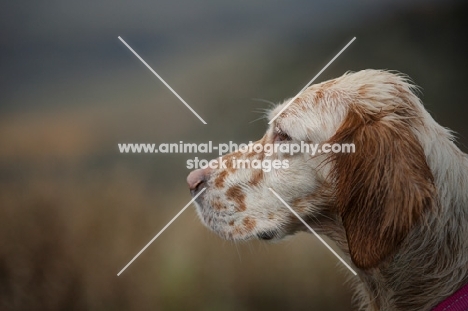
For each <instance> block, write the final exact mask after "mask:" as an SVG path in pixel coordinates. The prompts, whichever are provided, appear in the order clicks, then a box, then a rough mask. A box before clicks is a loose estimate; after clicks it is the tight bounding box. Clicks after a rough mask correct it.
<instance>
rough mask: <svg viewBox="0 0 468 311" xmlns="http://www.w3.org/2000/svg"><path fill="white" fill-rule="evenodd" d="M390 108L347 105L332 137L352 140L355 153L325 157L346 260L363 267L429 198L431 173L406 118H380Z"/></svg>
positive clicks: (386, 250)
mask: <svg viewBox="0 0 468 311" xmlns="http://www.w3.org/2000/svg"><path fill="white" fill-rule="evenodd" d="M392 112H394V111H392ZM392 112H386V113H385V112H379V113H375V112H374V113H367V114H366V112H365V111H364V109H363V108H361V109H358V107H357V106H351V107H350V110H349V112H348V115H347V117H346V118H345V120H344V122H343V123H342V124H341V126H340V128H339V129H338V131H337V132H336V134H335V135H334V137H333V138H332V139H331V143H340V144H342V143H354V144H355V153H349V154H345V153H335V154H332V155H331V158H330V160H331V163H332V170H331V177H332V178H333V180H334V182H335V189H334V191H335V193H334V197H335V198H336V206H337V209H338V213H339V215H340V216H341V219H342V222H343V226H344V228H345V231H346V236H347V240H348V246H349V252H350V255H351V259H352V261H353V262H354V264H355V265H356V266H357V267H359V268H362V269H369V268H372V267H376V266H377V265H378V264H379V262H381V261H382V260H384V259H385V258H386V257H387V256H389V255H391V254H392V253H393V251H394V250H395V249H396V248H397V247H398V246H399V244H400V243H401V242H402V241H403V239H404V238H405V237H406V236H407V235H408V233H409V231H410V229H411V228H412V226H413V225H414V224H415V223H416V222H417V221H418V220H419V219H420V217H421V215H422V214H423V212H424V211H425V210H426V209H428V208H430V207H431V206H432V205H433V200H434V199H433V198H434V193H435V187H434V182H433V176H432V173H431V171H430V168H429V166H428V164H427V162H426V157H425V155H424V150H423V148H422V146H421V145H420V143H419V142H418V140H417V138H416V137H415V135H414V134H413V133H412V131H411V130H410V127H409V123H408V122H411V119H408V118H406V119H405V118H400V119H398V118H397V117H395V118H392V117H389V118H384V117H385V115H388V114H389V113H392ZM412 120H413V121H414V119H412Z"/></svg>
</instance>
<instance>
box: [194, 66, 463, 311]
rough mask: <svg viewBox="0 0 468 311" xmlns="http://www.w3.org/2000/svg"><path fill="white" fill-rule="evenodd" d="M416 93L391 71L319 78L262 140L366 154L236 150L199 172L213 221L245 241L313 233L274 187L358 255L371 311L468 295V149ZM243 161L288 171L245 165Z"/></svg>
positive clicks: (363, 303) (360, 290)
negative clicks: (274, 163) (346, 147)
mask: <svg viewBox="0 0 468 311" xmlns="http://www.w3.org/2000/svg"><path fill="white" fill-rule="evenodd" d="M416 94H417V88H416V87H415V86H414V85H413V84H412V83H411V82H410V80H409V78H407V77H406V76H404V75H403V74H400V73H395V72H390V71H385V70H363V71H359V72H355V73H346V74H344V75H343V76H341V77H339V78H336V79H333V80H330V81H326V82H323V83H320V84H316V85H312V86H311V87H309V88H307V89H306V90H305V91H304V92H303V93H301V94H300V96H298V97H297V98H296V99H295V100H294V101H293V102H292V103H291V104H290V105H289V106H288V107H287V108H286V109H284V111H282V110H283V108H284V107H285V106H286V105H287V104H288V101H285V102H284V103H283V104H280V105H279V106H277V107H276V108H274V109H273V110H272V111H271V112H270V113H269V119H270V120H273V119H274V121H273V122H271V125H270V126H269V128H268V130H267V131H266V134H265V135H264V136H263V138H261V139H260V140H259V141H257V142H256V143H255V144H258V145H260V146H265V145H266V144H274V145H284V144H286V145H288V144H292V143H299V142H307V143H316V144H319V145H320V146H324V144H351V143H352V144H354V146H355V151H354V152H353V153H316V154H315V155H311V154H310V153H299V154H293V155H291V154H283V153H279V152H278V153H275V154H273V155H266V154H265V153H264V152H263V153H261V152H260V153H258V152H253V151H250V152H247V151H235V152H232V153H230V154H227V155H224V156H223V157H222V158H219V159H217V160H215V162H213V163H215V164H216V163H219V164H221V162H225V163H224V166H223V167H221V166H219V168H212V167H207V168H204V169H198V170H195V171H192V172H191V173H190V174H189V176H188V178H187V182H188V184H189V187H190V190H191V193H192V195H193V196H195V195H199V196H198V197H197V199H196V208H197V213H198V215H199V216H200V219H201V221H202V222H203V223H204V224H205V225H206V226H207V227H208V228H210V229H211V230H213V231H214V232H215V233H217V234H218V235H220V236H221V237H223V238H225V239H229V240H234V241H239V240H248V239H252V238H259V239H263V240H279V239H282V238H283V237H285V236H287V235H292V234H294V233H296V232H298V231H304V230H306V227H305V226H304V225H303V223H302V222H300V221H299V219H298V218H297V217H296V216H295V215H293V214H292V213H291V211H290V210H289V209H288V208H286V207H285V206H284V204H283V203H282V202H281V201H280V200H278V198H277V197H275V196H274V195H273V194H272V192H271V191H270V190H269V188H271V189H273V190H274V191H275V192H276V193H277V194H278V195H279V196H280V197H281V198H282V199H283V200H284V201H285V202H286V203H287V204H288V205H289V206H290V207H291V208H292V209H293V210H294V211H295V212H296V213H297V214H298V215H299V216H300V217H301V218H302V219H303V220H304V221H306V222H307V224H308V225H310V226H311V227H312V228H313V229H314V230H316V231H317V232H318V233H319V234H323V235H326V236H328V237H330V238H331V239H332V240H333V241H334V242H336V244H337V245H338V246H339V248H340V249H341V250H342V252H343V254H344V257H345V258H347V259H348V262H351V263H352V265H353V267H354V268H355V269H356V272H357V277H356V278H355V279H356V280H357V282H356V284H355V291H356V299H357V300H358V302H357V303H358V306H359V307H360V310H405V311H406V310H431V309H432V308H434V307H436V306H437V305H438V304H440V303H441V302H442V301H444V300H445V299H447V298H448V297H450V296H451V295H454V294H456V293H457V291H460V289H462V290H463V288H464V289H465V292H463V293H465V294H464V295H460V297H459V298H460V299H456V300H457V301H460V300H463V299H462V298H465V299H466V298H468V294H466V293H468V286H467V285H466V284H467V283H468V156H467V155H466V154H464V153H463V152H462V151H460V149H459V148H457V146H456V145H455V144H454V142H453V141H454V138H453V135H452V133H451V132H450V131H449V130H448V129H446V128H444V127H442V126H440V125H439V124H438V123H437V122H436V121H434V119H433V118H432V117H431V116H430V114H429V113H428V112H427V111H426V110H425V108H424V107H423V105H422V103H421V101H420V100H419V98H418V97H417V95H416ZM278 113H280V114H279V116H278V117H277V118H275V116H276V115H277V114H278ZM236 159H241V160H246V159H248V160H253V159H257V160H261V161H264V160H276V159H279V160H281V161H284V160H287V163H288V167H287V168H280V169H272V170H271V171H270V172H265V170H262V169H258V168H257V169H254V168H248V169H242V168H239V167H236V166H235V160H236ZM202 191H203V193H200V192H202ZM455 298H457V297H455ZM454 300H455V299H454ZM467 303H468V302H467ZM441 310H442V309H441ZM444 310H446V309H444ZM451 310H468V307H467V309H455V308H451V309H449V311H451Z"/></svg>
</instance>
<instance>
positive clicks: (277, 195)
mask: <svg viewBox="0 0 468 311" xmlns="http://www.w3.org/2000/svg"><path fill="white" fill-rule="evenodd" d="M268 189H269V190H270V191H271V192H273V194H274V195H275V196H276V197H277V198H278V199H279V200H280V201H281V202H282V203H283V204H284V206H286V207H287V208H289V210H290V211H291V213H293V214H294V216H296V217H297V219H299V220H300V221H301V222H302V223H303V224H304V226H306V227H307V229H309V230H310V232H312V233H313V234H314V235H315V236H316V237H317V239H319V240H320V242H322V243H323V245H325V246H326V247H327V248H328V249H329V250H330V252H332V253H333V255H335V257H336V258H338V259H339V260H340V261H341V262H342V263H343V264H344V265H345V266H346V268H348V269H349V271H351V272H352V273H353V274H354V275H357V274H356V271H354V270H353V268H351V266H350V265H348V263H347V262H346V261H344V260H343V258H341V257H340V255H338V254H337V253H336V252H335V251H334V250H333V248H331V247H330V245H328V244H327V242H325V241H324V240H323V239H322V237H321V236H320V235H318V234H317V232H315V230H314V229H312V228H311V227H310V226H309V225H308V224H307V223H306V222H305V221H304V219H302V218H301V216H299V214H297V213H296V211H295V210H293V209H292V208H291V207H290V206H289V205H288V203H286V202H285V201H284V200H283V198H282V197H280V196H279V194H278V193H276V192H275V191H274V190H273V189H271V188H268Z"/></svg>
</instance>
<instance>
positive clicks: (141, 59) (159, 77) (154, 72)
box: [118, 36, 206, 124]
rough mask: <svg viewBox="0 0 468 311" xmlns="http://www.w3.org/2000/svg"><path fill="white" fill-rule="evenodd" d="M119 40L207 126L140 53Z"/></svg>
mask: <svg viewBox="0 0 468 311" xmlns="http://www.w3.org/2000/svg"><path fill="white" fill-rule="evenodd" d="M118 38H119V40H120V41H122V43H123V44H125V46H126V47H127V48H128V49H129V50H130V51H132V53H133V54H135V56H136V57H138V59H139V60H140V61H141V62H142V63H143V64H145V66H146V67H148V69H149V70H150V71H151V72H152V73H153V74H154V75H155V76H156V77H158V79H159V80H161V82H162V83H164V85H165V86H166V87H167V88H168V89H169V90H170V91H171V92H172V93H174V95H175V96H176V97H177V98H178V99H179V100H180V101H181V102H182V103H183V104H184V105H185V106H187V108H188V109H189V110H190V111H191V112H192V113H193V114H194V115H196V116H197V118H198V119H200V121H202V122H203V124H206V122H205V120H203V119H202V118H201V117H200V116H199V115H198V113H196V112H195V110H193V109H192V107H190V106H189V104H187V103H186V102H185V100H183V99H182V97H180V96H179V94H177V93H176V91H174V90H173V89H172V87H170V86H169V84H167V83H166V81H164V79H163V78H161V76H160V75H158V74H157V73H156V71H154V70H153V68H151V67H150V65H148V64H147V63H146V62H145V61H144V60H143V58H141V57H140V55H138V53H137V52H135V51H134V50H133V49H132V48H131V47H130V45H128V44H127V42H125V40H124V39H122V38H121V37H120V36H119V37H118Z"/></svg>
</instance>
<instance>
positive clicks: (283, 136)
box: [274, 131, 292, 141]
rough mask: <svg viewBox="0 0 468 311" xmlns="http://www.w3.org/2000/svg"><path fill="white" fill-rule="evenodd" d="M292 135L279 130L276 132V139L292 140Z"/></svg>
mask: <svg viewBox="0 0 468 311" xmlns="http://www.w3.org/2000/svg"><path fill="white" fill-rule="evenodd" d="M290 140H292V139H291V136H289V135H288V134H286V133H284V132H283V131H277V132H276V133H275V137H274V141H290Z"/></svg>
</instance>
